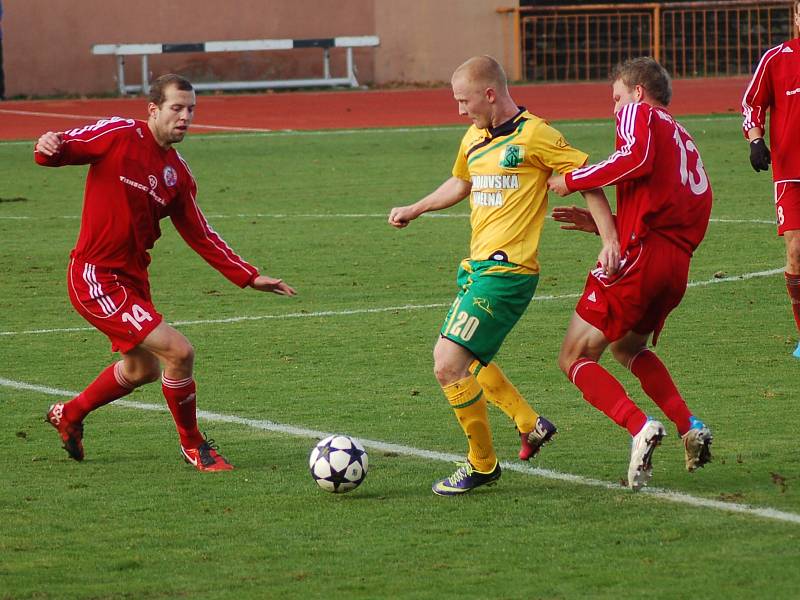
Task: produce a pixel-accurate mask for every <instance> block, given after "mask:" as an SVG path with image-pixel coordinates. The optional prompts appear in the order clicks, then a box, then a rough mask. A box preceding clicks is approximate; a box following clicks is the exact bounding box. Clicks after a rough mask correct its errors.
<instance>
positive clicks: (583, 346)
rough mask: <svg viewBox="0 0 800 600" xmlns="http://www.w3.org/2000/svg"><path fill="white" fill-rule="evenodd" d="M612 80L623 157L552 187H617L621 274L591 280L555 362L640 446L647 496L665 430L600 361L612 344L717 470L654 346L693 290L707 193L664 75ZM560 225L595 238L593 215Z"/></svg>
mask: <svg viewBox="0 0 800 600" xmlns="http://www.w3.org/2000/svg"><path fill="white" fill-rule="evenodd" d="M612 81H613V82H614V83H613V98H614V112H615V113H616V123H617V138H616V152H614V153H613V154H612V155H611V156H609V157H608V158H607V159H606V160H604V161H602V162H599V163H597V164H594V165H589V166H585V167H582V168H580V169H576V170H575V171H572V172H571V173H568V174H567V175H566V176H563V175H559V176H553V177H551V178H550V179H549V181H548V184H549V187H550V189H551V190H553V191H555V192H556V193H558V194H559V195H561V196H566V195H567V194H570V193H572V192H575V191H579V190H588V189H593V188H597V187H603V186H606V185H612V184H616V187H617V214H616V227H617V233H618V235H619V242H620V253H621V257H622V259H621V262H620V267H619V270H618V272H617V273H615V274H613V275H609V274H607V273H606V272H604V271H603V269H601V268H597V269H595V270H593V271H592V272H591V273H590V274H589V277H588V279H587V281H586V287H585V289H584V292H583V295H582V296H581V298H580V300H579V301H578V304H577V306H576V308H575V313H574V314H573V316H572V320H571V322H570V324H569V327H568V329H567V333H566V335H565V337H564V342H563V345H562V347H561V352H560V354H559V359H558V360H559V366H560V367H561V369H562V370H563V371H564V373H565V374H566V375H567V376H568V377H569V379H570V381H572V383H573V384H575V385H576V386H577V387H578V389H580V390H581V392H582V393H583V397H584V398H585V399H586V400H587V401H588V402H589V403H590V404H592V405H593V406H594V407H596V408H598V409H599V410H601V411H602V412H604V413H605V414H606V415H607V416H608V417H610V418H611V419H612V420H613V421H614V422H615V423H617V424H618V425H620V426H622V427H625V428H626V429H627V430H628V431H629V432H630V434H631V436H633V441H632V448H631V460H630V464H629V467H628V485H629V486H630V487H631V488H632V489H639V488H640V487H641V486H643V485H646V484H647V481H648V480H649V479H650V477H651V475H652V462H651V458H652V453H653V450H654V449H655V448H656V446H658V444H659V443H660V442H661V438H663V436H664V435H665V430H664V426H663V425H662V424H661V423H660V422H658V421H655V420H652V419H648V418H647V417H646V416H645V414H644V413H643V412H642V411H641V410H640V409H639V407H637V406H636V404H634V403H633V401H632V400H631V399H630V398H629V397H628V395H627V394H626V392H625V390H624V389H623V387H622V385H621V384H620V383H619V381H617V380H616V379H615V378H614V377H613V376H612V375H611V374H610V373H609V372H608V371H606V370H605V369H604V368H603V367H601V366H600V365H599V364H598V362H597V361H598V360H599V359H600V356H601V355H602V354H603V351H604V350H605V349H606V348H607V347H608V346H611V352H612V353H613V355H614V358H616V359H617V360H618V361H619V362H620V363H621V364H622V365H624V366H625V367H626V368H628V369H630V371H631V372H632V373H633V374H634V375H635V376H636V377H637V378H638V379H639V382H640V383H641V385H642V389H643V390H644V392H645V393H646V394H647V395H648V396H650V398H652V399H653V401H654V402H655V403H656V404H657V405H658V407H659V408H660V409H661V410H662V411H663V412H664V414H666V416H667V417H668V418H669V419H670V420H671V421H672V422H674V423H675V425H676V427H677V429H678V433H679V434H680V435H681V437H682V438H683V442H684V448H685V451H686V468H687V469H688V470H689V471H694V470H695V469H697V468H698V467H702V466H703V465H704V464H705V463H707V462H709V461H710V460H711V452H710V444H711V440H712V436H711V432H710V431H709V429H708V428H707V427H706V426H705V425H704V424H703V423H702V421H700V420H699V419H697V418H695V417H694V416H693V415H692V413H691V412H690V410H689V408H688V407H687V406H686V402H685V401H684V400H683V398H682V397H681V395H680V393H679V392H678V390H677V388H676V387H675V384H674V383H673V381H672V377H671V376H670V374H669V371H668V370H667V368H666V367H665V366H664V364H663V363H662V362H661V360H659V358H658V357H657V356H656V355H655V353H654V352H653V351H652V350H650V349H649V348H648V341H649V340H650V337H651V336H652V340H653V345H655V344H656V342H657V339H658V335H659V333H660V331H661V329H662V327H663V326H664V321H665V320H666V318H667V315H669V313H670V312H671V311H672V310H673V309H674V308H675V307H676V306H678V304H679V303H680V301H681V298H682V297H683V294H684V292H685V291H686V284H687V280H688V274H689V261H690V259H691V257H692V253H693V252H694V250H695V248H697V246H698V244H700V241H701V240H702V239H703V237H704V235H705V232H706V228H707V227H708V219H709V215H710V213H711V187H710V185H709V182H708V177H707V176H706V172H705V169H704V168H703V161H702V160H701V159H700V154H699V153H698V151H697V146H695V143H694V140H692V137H691V136H690V135H689V132H687V131H686V129H684V128H683V126H682V125H681V124H680V123H678V122H677V121H675V120H674V119H673V118H672V116H671V115H670V114H669V112H667V110H666V106H667V105H668V104H669V101H670V99H671V96H672V86H671V82H670V78H669V75H668V74H667V72H666V70H664V68H663V67H662V66H661V65H659V64H658V63H657V62H656V61H655V60H653V59H652V58H650V57H642V58H635V59H632V60H629V61H626V62H625V63H623V64H621V65H619V66H618V67H617V69H616V70H615V71H614V72H613V74H612ZM553 218H554V219H556V220H557V221H561V222H565V223H568V225H566V226H563V228H564V229H575V230H581V231H589V232H595V231H596V230H597V228H596V225H595V222H594V219H592V217H591V214H590V213H589V211H587V210H585V209H580V208H576V207H574V206H573V207H562V208H556V209H554V210H553Z"/></svg>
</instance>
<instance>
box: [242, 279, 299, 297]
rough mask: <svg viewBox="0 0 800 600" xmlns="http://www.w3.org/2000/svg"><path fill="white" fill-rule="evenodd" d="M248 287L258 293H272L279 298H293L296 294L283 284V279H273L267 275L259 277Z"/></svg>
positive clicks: (292, 289)
mask: <svg viewBox="0 0 800 600" xmlns="http://www.w3.org/2000/svg"><path fill="white" fill-rule="evenodd" d="M250 287H251V288H254V289H256V290H259V291H260V292H272V293H273V294H278V295H279V296H295V295H296V294H297V292H296V291H295V290H294V288H292V287H291V286H289V285H287V284H286V283H284V281H283V279H275V278H274V277H270V276H269V275H259V276H258V277H256V278H255V279H253V281H252V283H250Z"/></svg>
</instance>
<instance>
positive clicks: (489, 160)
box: [453, 108, 588, 273]
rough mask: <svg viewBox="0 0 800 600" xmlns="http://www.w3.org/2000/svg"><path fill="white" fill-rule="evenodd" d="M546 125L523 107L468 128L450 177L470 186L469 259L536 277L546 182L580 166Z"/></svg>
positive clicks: (578, 155) (581, 159) (579, 155)
mask: <svg viewBox="0 0 800 600" xmlns="http://www.w3.org/2000/svg"><path fill="white" fill-rule="evenodd" d="M587 158H588V155H587V154H585V153H583V152H581V151H580V150H577V149H576V148H573V147H572V146H570V145H569V144H568V143H567V141H566V140H565V139H564V136H562V135H561V134H560V133H559V132H558V131H556V130H555V129H554V128H553V127H551V126H550V125H549V124H548V123H547V121H545V120H544V119H541V118H539V117H537V116H534V115H532V114H531V113H529V112H528V111H526V110H525V109H524V108H521V109H520V111H519V113H517V115H516V116H514V117H513V118H512V119H510V120H508V121H506V122H505V123H503V124H502V125H499V126H497V127H493V128H490V129H478V128H477V127H475V125H473V126H472V127H470V128H469V130H468V131H467V133H466V134H465V135H464V138H463V139H462V140H461V147H460V148H459V150H458V156H457V157H456V162H455V164H454V165H453V176H454V177H458V178H459V179H463V180H464V181H467V182H470V183H471V184H472V189H471V192H470V207H471V209H472V213H471V216H470V224H471V226H472V238H471V240H470V259H471V260H500V261H504V262H509V263H513V264H515V265H518V266H519V268H517V269H513V270H515V271H519V272H527V273H538V272H539V261H538V260H537V254H538V248H539V237H540V235H541V232H542V226H543V225H544V218H545V215H546V213H547V178H548V177H550V175H551V174H552V173H553V171H557V172H558V173H559V174H563V173H568V172H569V171H573V170H575V169H577V168H578V167H581V166H583V165H584V164H585V163H586V159H587Z"/></svg>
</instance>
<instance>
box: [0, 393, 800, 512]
mask: <svg viewBox="0 0 800 600" xmlns="http://www.w3.org/2000/svg"><path fill="white" fill-rule="evenodd" d="M0 386H3V387H9V388H13V389H17V390H27V391H32V392H39V393H42V394H48V395H51V396H61V397H64V398H72V397H75V396H76V395H77V394H78V392H72V391H68V390H60V389H57V388H51V387H47V386H42V385H33V384H30V383H25V382H22V381H14V380H11V379H5V378H3V377H0ZM113 405H114V406H118V407H123V408H132V409H136V410H147V411H154V412H167V407H166V406H163V405H160V404H147V403H144V402H132V401H130V400H117V401H115V402H114V404H113ZM197 416H198V418H199V419H203V420H205V421H210V422H212V423H232V424H235V425H243V426H245V427H251V428H253V429H260V430H263V431H270V432H274V433H282V434H286V435H291V436H295V437H303V438H311V439H317V440H319V439H322V438H324V437H327V436H328V435H331V433H330V432H327V431H318V430H315V429H306V428H304V427H295V426H293V425H284V424H281V423H275V422H273V421H267V420H260V419H247V418H244V417H239V416H236V415H224V414H220V413H214V412H209V411H204V410H200V411H197ZM359 439H360V440H361V441H362V442H363V443H364V445H365V446H366V447H367V448H370V449H374V450H377V451H379V452H388V453H394V454H402V455H404V456H412V457H414V458H425V459H428V460H436V461H441V462H459V461H463V459H464V457H463V456H461V455H458V454H448V453H445V452H435V451H432V450H424V449H422V448H414V447H413V446H402V445H399V444H392V443H389V442H382V441H380V440H368V439H364V438H359ZM501 465H502V467H503V469H505V470H507V471H515V472H517V473H522V474H523V475H528V476H532V477H540V478H542V479H553V480H556V481H563V482H565V483H570V484H573V485H582V486H590V487H598V488H604V489H608V490H614V491H618V490H624V489H627V488H625V487H623V486H621V485H620V484H618V483H612V482H610V481H603V480H600V479H592V478H590V477H583V476H581V475H573V474H571V473H561V472H559V471H552V470H550V469H541V468H537V467H530V466H527V465H522V464H519V463H510V462H503V463H501ZM639 493H640V494H643V495H645V496H651V497H654V498H657V499H660V500H666V501H668V502H674V503H677V504H685V505H687V506H692V507H696V508H709V509H713V510H718V511H725V512H734V513H739V514H742V515H746V516H752V517H762V518H765V519H772V520H775V521H782V522H785V523H797V524H800V514H795V513H790V512H785V511H781V510H777V509H774V508H766V507H757V506H750V505H747V504H736V503H733V502H722V501H720V500H711V499H709V498H700V497H697V496H691V495H689V494H684V493H683V492H676V491H672V490H667V489H661V488H644V489H643V490H642V491H641V492H639Z"/></svg>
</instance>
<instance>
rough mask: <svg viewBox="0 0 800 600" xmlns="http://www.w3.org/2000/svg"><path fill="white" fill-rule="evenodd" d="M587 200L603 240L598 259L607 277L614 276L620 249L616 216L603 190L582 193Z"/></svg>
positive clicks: (617, 266) (617, 267)
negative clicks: (615, 221)
mask: <svg viewBox="0 0 800 600" xmlns="http://www.w3.org/2000/svg"><path fill="white" fill-rule="evenodd" d="M581 194H582V195H583V197H584V199H585V200H586V206H588V207H589V212H590V213H591V216H592V221H593V222H594V225H595V227H596V228H597V231H598V233H599V234H600V239H601V240H603V247H602V249H601V250H600V254H599V255H598V257H597V261H598V262H599V263H600V266H601V267H603V271H604V272H605V273H606V274H607V275H613V274H614V273H616V272H617V270H618V269H619V260H620V249H619V236H618V235H617V228H616V225H615V223H614V215H613V214H612V213H611V207H610V206H609V204H608V198H606V195H605V194H604V193H603V190H602V189H599V188H598V189H594V190H586V191H583V192H581Z"/></svg>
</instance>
